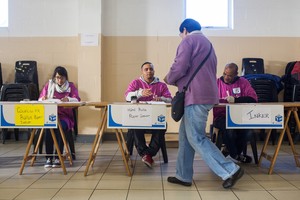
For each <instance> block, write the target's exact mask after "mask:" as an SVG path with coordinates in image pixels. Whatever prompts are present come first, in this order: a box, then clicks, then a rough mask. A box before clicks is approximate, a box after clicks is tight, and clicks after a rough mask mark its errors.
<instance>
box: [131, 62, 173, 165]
mask: <svg viewBox="0 0 300 200" xmlns="http://www.w3.org/2000/svg"><path fill="white" fill-rule="evenodd" d="M141 73H142V75H141V76H140V77H139V78H138V79H135V80H133V81H132V82H131V83H130V84H129V86H128V88H127V90H126V92H125V98H126V101H131V99H132V97H135V98H136V99H137V101H164V102H166V103H170V102H171V100H172V96H171V93H170V91H169V89H168V87H167V85H166V84H165V83H163V82H160V81H159V79H158V78H157V77H155V76H154V66H153V64H152V63H151V62H145V63H143V64H142V66H141ZM129 131H131V132H133V137H134V143H135V146H136V149H137V151H138V154H139V155H140V156H141V157H142V161H143V162H144V163H145V165H147V166H148V167H150V168H151V167H152V165H153V163H154V161H153V158H152V157H154V156H155V155H156V154H157V152H158V150H159V148H160V140H161V137H164V134H165V133H166V129H164V130H156V129H152V130H151V129H149V130H145V129H131V130H128V132H129ZM145 133H152V137H151V141H150V143H149V145H148V146H147V144H146V140H145Z"/></svg>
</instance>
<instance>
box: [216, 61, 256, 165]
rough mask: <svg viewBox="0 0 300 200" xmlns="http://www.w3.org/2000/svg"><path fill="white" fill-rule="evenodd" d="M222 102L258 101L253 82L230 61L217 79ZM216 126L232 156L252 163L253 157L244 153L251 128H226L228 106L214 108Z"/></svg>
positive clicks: (238, 160) (240, 160) (237, 160)
mask: <svg viewBox="0 0 300 200" xmlns="http://www.w3.org/2000/svg"><path fill="white" fill-rule="evenodd" d="M217 84H218V88H219V98H220V100H219V101H220V103H256V102H257V95H256V92H255V90H254V89H253V88H252V86H251V84H250V83H249V81H248V80H247V79H245V78H244V77H239V76H238V66H237V65H236V64H235V63H229V64H227V65H226V66H225V68H224V72H223V76H221V77H220V78H218V80H217ZM213 114H214V120H213V121H214V123H213V124H214V127H216V128H218V129H219V130H220V131H221V133H223V134H222V136H223V140H224V143H225V145H226V149H227V150H228V152H223V154H225V155H224V156H226V154H228V153H229V155H230V157H231V158H233V159H234V160H235V161H236V162H241V163H251V161H252V158H251V157H250V156H248V155H246V154H242V152H243V150H244V149H245V148H247V142H248V141H249V140H250V139H251V137H252V132H251V130H250V129H226V108H220V107H219V108H217V107H215V108H214V109H213Z"/></svg>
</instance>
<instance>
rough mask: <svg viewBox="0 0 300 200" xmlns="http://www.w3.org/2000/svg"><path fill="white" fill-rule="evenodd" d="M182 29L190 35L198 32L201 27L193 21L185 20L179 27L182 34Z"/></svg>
mask: <svg viewBox="0 0 300 200" xmlns="http://www.w3.org/2000/svg"><path fill="white" fill-rule="evenodd" d="M184 28H185V29H186V30H187V32H189V33H190V32H192V31H200V30H201V25H200V23H199V22H197V21H196V20H194V19H185V20H184V21H183V22H182V23H181V25H180V27H179V31H180V33H183V30H184Z"/></svg>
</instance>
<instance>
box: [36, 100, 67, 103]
mask: <svg viewBox="0 0 300 200" xmlns="http://www.w3.org/2000/svg"><path fill="white" fill-rule="evenodd" d="M41 102H43V103H61V102H62V101H61V100H60V99H45V100H42V101H41Z"/></svg>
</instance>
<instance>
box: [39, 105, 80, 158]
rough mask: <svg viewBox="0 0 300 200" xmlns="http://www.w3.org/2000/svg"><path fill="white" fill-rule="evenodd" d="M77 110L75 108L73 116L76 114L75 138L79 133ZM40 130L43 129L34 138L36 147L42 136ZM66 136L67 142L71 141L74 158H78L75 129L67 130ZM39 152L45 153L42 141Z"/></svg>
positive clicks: (70, 145) (70, 146)
mask: <svg viewBox="0 0 300 200" xmlns="http://www.w3.org/2000/svg"><path fill="white" fill-rule="evenodd" d="M77 111H78V109H77V108H73V116H74V122H75V124H74V135H75V138H76V136H77V135H78V123H77V121H78V120H77V119H78V116H77ZM40 130H41V129H38V130H37V132H36V134H35V136H34V139H33V144H34V149H35V147H36V144H37V141H38V138H39V136H40ZM65 136H66V140H67V142H68V143H69V148H70V152H71V156H72V159H73V160H76V155H75V141H74V140H75V138H74V137H73V131H69V132H66V133H65ZM43 137H44V135H43ZM43 140H44V138H42V141H43ZM39 153H40V154H42V153H43V142H41V143H40V146H39Z"/></svg>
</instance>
